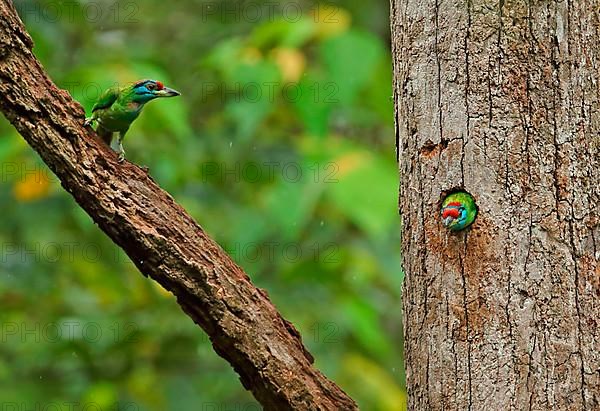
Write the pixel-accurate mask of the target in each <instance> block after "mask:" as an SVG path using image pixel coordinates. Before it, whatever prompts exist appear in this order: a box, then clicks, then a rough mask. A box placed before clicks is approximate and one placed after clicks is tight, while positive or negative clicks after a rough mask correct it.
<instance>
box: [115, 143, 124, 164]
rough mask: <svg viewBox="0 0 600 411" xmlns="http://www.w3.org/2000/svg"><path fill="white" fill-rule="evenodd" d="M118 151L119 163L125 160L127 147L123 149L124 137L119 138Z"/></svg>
mask: <svg viewBox="0 0 600 411" xmlns="http://www.w3.org/2000/svg"><path fill="white" fill-rule="evenodd" d="M117 153H119V163H122V162H123V161H125V149H123V143H122V138H119V151H117Z"/></svg>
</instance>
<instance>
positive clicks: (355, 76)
mask: <svg viewBox="0 0 600 411" xmlns="http://www.w3.org/2000/svg"><path fill="white" fill-rule="evenodd" d="M320 51H321V53H320V54H321V58H322V59H323V62H324V64H325V67H327V71H328V74H329V78H330V79H332V80H333V81H335V82H336V84H337V86H338V89H339V92H338V93H337V97H338V98H339V100H340V102H341V103H342V104H351V103H352V102H353V101H354V99H355V97H356V95H357V93H358V92H359V91H360V89H361V88H362V87H364V86H365V85H366V84H367V82H368V81H369V78H370V77H371V74H372V73H373V71H374V70H375V69H376V67H377V65H378V64H379V60H380V59H381V58H382V57H383V56H384V52H383V48H382V46H381V41H380V40H379V39H377V37H375V36H373V35H372V34H369V33H365V32H362V31H357V30H350V31H347V32H345V33H342V34H340V35H339V36H335V37H331V38H329V39H327V40H326V41H325V42H324V43H323V44H322V46H321V49H320ZM349 62H352V63H349Z"/></svg>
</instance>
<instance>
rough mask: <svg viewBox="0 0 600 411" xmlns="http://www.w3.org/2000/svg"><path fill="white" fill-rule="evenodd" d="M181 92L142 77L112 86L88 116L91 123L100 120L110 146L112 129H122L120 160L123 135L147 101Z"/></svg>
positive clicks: (99, 127) (87, 119)
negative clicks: (128, 83) (121, 85)
mask: <svg viewBox="0 0 600 411" xmlns="http://www.w3.org/2000/svg"><path fill="white" fill-rule="evenodd" d="M179 95H180V93H179V92H178V91H176V90H173V89H171V88H168V87H165V86H164V85H163V83H161V82H160V81H156V80H140V81H138V82H135V83H133V84H130V85H127V86H125V87H116V86H115V87H111V88H109V89H108V90H106V91H105V92H104V93H102V94H101V95H100V97H98V101H96V104H94V107H93V108H92V116H91V117H89V118H86V119H85V123H84V124H85V125H86V126H88V125H90V124H92V123H94V122H96V123H97V124H98V126H97V127H96V133H98V135H99V136H100V137H101V138H102V140H103V141H104V142H105V143H106V144H108V145H109V146H110V143H111V141H112V137H113V133H119V140H118V142H119V151H118V153H119V162H122V161H123V160H125V150H123V138H124V137H125V133H127V130H129V126H130V125H131V123H133V121H134V120H135V119H136V118H138V116H139V115H140V112H141V111H142V109H143V108H144V105H145V104H146V103H147V102H149V101H151V100H154V99H155V98H158V97H175V96H179Z"/></svg>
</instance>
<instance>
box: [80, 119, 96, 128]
mask: <svg viewBox="0 0 600 411" xmlns="http://www.w3.org/2000/svg"><path fill="white" fill-rule="evenodd" d="M94 121H96V119H95V118H93V117H87V118H86V119H85V121H84V123H83V126H84V127H87V126H91V125H92V123H93V122H94Z"/></svg>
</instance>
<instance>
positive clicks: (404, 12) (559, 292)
mask: <svg viewBox="0 0 600 411" xmlns="http://www.w3.org/2000/svg"><path fill="white" fill-rule="evenodd" d="M599 13H600V4H599V3H598V1H592V0H589V1H580V0H577V1H576V0H561V1H559V0H545V1H536V0H528V1H509V0H499V1H495V2H492V1H485V0H461V1H457V0H392V45H393V53H394V62H395V64H394V71H395V84H394V94H395V101H396V132H397V149H398V154H399V161H400V170H401V175H402V183H401V195H400V212H401V216H402V220H403V233H402V240H403V246H402V248H403V259H404V261H403V264H404V270H405V273H406V279H405V283H404V289H403V292H404V302H403V304H404V315H405V349H406V354H405V355H406V367H407V384H408V391H409V409H410V410H442V409H444V410H502V411H504V410H598V409H600V332H599V325H600V319H599V317H600V310H599V301H600V300H599V297H600V262H599V260H600V225H599V221H600V220H599V211H598V204H599V201H600V92H599V85H598V76H599V74H600V71H599V70H600V41H599V39H600V22H599V20H600V14H599ZM456 188H464V189H465V190H467V191H468V192H470V193H471V194H472V195H473V196H474V197H475V199H476V200H477V203H478V206H479V216H478V218H477V219H476V221H475V223H474V224H473V226H472V227H471V228H470V229H468V230H466V231H463V232H458V233H450V232H448V231H447V230H445V229H444V227H443V226H442V224H441V221H440V218H439V207H440V202H441V200H442V199H443V196H444V194H445V192H447V191H448V190H452V189H456Z"/></svg>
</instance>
